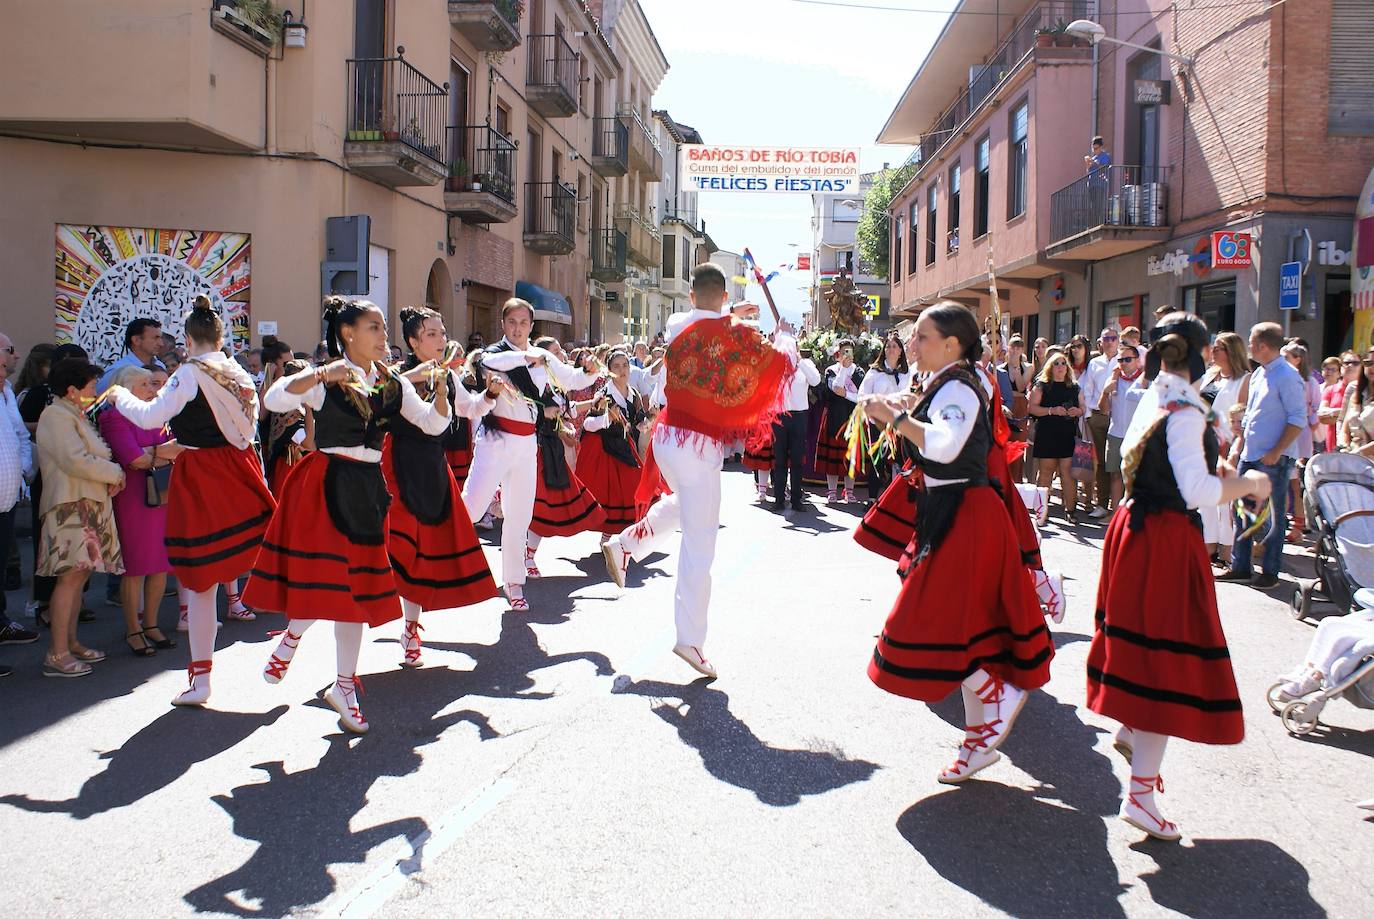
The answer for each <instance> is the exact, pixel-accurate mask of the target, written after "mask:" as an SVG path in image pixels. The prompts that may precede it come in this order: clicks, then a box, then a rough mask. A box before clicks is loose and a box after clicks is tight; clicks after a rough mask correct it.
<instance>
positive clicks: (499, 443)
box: [463, 297, 597, 610]
mask: <svg viewBox="0 0 1374 919" xmlns="http://www.w3.org/2000/svg"><path fill="white" fill-rule="evenodd" d="M533 326H534V307H532V306H530V304H529V303H527V302H526V301H524V300H521V299H519V298H518V297H513V298H511V299H510V300H507V301H506V305H505V306H504V307H503V308H502V309H501V331H502V332H504V333H505V337H504V338H502V339H501V340H500V341H499V342H497V343H496V344H494V345H492V346H491V347H489V348H487V349H486V350H485V352H484V353H483V355H482V358H481V369H482V370H483V371H485V372H493V371H494V372H496V373H500V374H502V375H503V376H505V377H506V379H507V380H508V381H509V382H510V384H511V387H512V388H513V389H514V390H515V393H514V394H512V393H509V392H508V393H505V394H504V395H503V396H502V398H501V399H500V400H499V401H498V402H497V403H496V407H495V408H493V409H492V410H491V414H490V415H489V416H488V420H487V422H485V423H484V424H483V425H480V426H478V430H477V436H476V440H475V441H474V443H473V455H472V470H471V471H470V472H469V473H468V480H467V482H466V483H465V484H464V486H463V504H464V505H465V506H466V507H467V510H468V516H469V517H471V518H472V521H473V522H474V523H476V522H477V521H478V520H480V519H481V518H482V515H483V514H485V513H486V512H487V508H488V507H489V506H490V505H491V499H492V498H493V497H495V495H496V490H497V489H498V488H499V489H501V513H502V514H503V515H504V516H505V520H504V522H503V523H502V524H501V581H502V583H503V584H504V585H505V589H506V598H507V599H508V600H509V601H510V606H511V609H513V610H528V609H529V608H530V607H529V601H527V600H526V599H525V587H524V585H525V536H526V533H527V531H528V530H529V528H530V519H531V518H532V517H533V516H534V493H535V476H536V475H537V474H538V471H537V470H538V447H537V445H536V440H535V436H534V428H535V423H536V422H537V420H538V418H539V415H540V414H542V413H543V411H544V408H545V406H547V405H552V404H553V403H552V398H551V390H550V388H549V382H550V380H551V379H552V381H553V382H555V383H557V384H558V385H559V386H561V387H562V388H563V389H565V390H571V389H583V388H585V387H588V386H591V385H592V383H594V382H596V379H597V376H596V374H591V373H585V372H583V371H581V370H578V369H576V368H573V367H570V366H569V365H567V364H565V363H563V362H562V361H560V360H559V359H558V358H556V357H554V356H553V355H552V354H550V353H549V352H547V351H545V350H543V349H541V348H531V347H530V330H531V329H532V328H533Z"/></svg>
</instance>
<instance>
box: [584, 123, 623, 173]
mask: <svg viewBox="0 0 1374 919" xmlns="http://www.w3.org/2000/svg"><path fill="white" fill-rule="evenodd" d="M592 132H593V133H592V159H591V167H592V169H593V170H594V171H595V172H596V174H597V175H599V176H603V177H607V178H609V177H611V176H623V175H624V174H625V173H627V172H629V171H630V127H629V125H627V124H626V123H625V122H624V121H623V120H622V119H620V118H597V119H595V121H594V122H593V126H592Z"/></svg>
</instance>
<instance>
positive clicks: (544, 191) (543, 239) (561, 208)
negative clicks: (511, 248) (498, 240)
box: [525, 182, 577, 255]
mask: <svg viewBox="0 0 1374 919" xmlns="http://www.w3.org/2000/svg"><path fill="white" fill-rule="evenodd" d="M576 220H577V192H576V191H575V190H574V189H572V188H569V187H568V186H566V185H564V184H563V183H562V182H526V183H525V246H526V248H528V249H532V250H533V251H535V252H538V253H540V254H541V255H567V254H568V253H569V252H571V251H573V248H574V246H576V244H577V240H576V238H575V236H574V235H573V234H574V228H575V224H576Z"/></svg>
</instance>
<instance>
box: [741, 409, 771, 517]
mask: <svg viewBox="0 0 1374 919" xmlns="http://www.w3.org/2000/svg"><path fill="white" fill-rule="evenodd" d="M773 461H774V457H773V424H772V422H771V421H770V422H769V423H767V424H760V425H759V426H758V427H756V428H754V430H753V431H752V432H751V433H750V434H749V436H748V437H746V438H745V439H744V468H745V469H748V470H750V471H751V472H753V473H754V484H755V486H756V487H757V488H758V493H759V501H767V500H768V484H769V481H770V480H771V479H772V478H773Z"/></svg>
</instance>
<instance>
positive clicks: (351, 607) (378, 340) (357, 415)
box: [244, 298, 449, 734]
mask: <svg viewBox="0 0 1374 919" xmlns="http://www.w3.org/2000/svg"><path fill="white" fill-rule="evenodd" d="M324 318H325V322H326V324H327V325H326V329H325V343H326V345H327V347H328V349H329V356H330V357H332V358H335V360H333V361H332V362H330V363H329V364H327V365H325V366H323V367H316V368H314V369H312V370H307V371H305V372H303V373H298V374H296V375H294V376H289V377H283V378H281V379H280V380H277V381H276V382H275V383H273V384H272V388H271V389H269V390H268V391H267V395H266V396H265V397H264V401H265V402H266V405H267V408H268V410H269V411H273V412H290V411H294V410H296V409H298V408H301V407H302V406H309V407H310V408H311V409H312V410H313V411H314V415H315V447H316V450H315V452H314V453H311V454H310V455H309V456H307V457H305V458H304V459H303V460H301V461H300V463H299V464H297V466H296V468H295V470H294V471H292V473H291V476H290V477H289V478H288V479H287V481H286V494H285V495H283V496H282V501H281V505H280V507H279V508H278V509H277V513H276V514H275V515H273V517H272V525H271V526H270V527H269V528H268V530H267V535H266V536H265V537H264V538H263V542H262V550H261V551H260V552H259V553H258V560H257V562H256V563H255V564H254V565H253V571H252V574H251V575H250V576H249V578H248V586H247V588H245V589H244V600H245V601H246V602H247V603H248V604H249V605H250V606H253V607H256V608H258V609H271V610H282V611H284V612H285V613H286V619H287V621H286V630H285V632H284V633H283V634H282V639H281V643H280V644H278V645H277V648H276V650H275V651H274V652H273V653H272V656H271V657H270V658H269V659H268V663H267V667H266V668H265V669H264V670H263V678H264V679H265V680H267V682H269V683H279V682H281V679H282V677H283V676H285V674H286V670H287V668H288V667H289V666H290V665H291V659H292V657H294V656H295V653H296V647H297V646H298V645H299V643H300V640H301V636H302V635H304V634H305V630H306V629H308V628H310V626H312V625H314V623H315V620H316V619H329V620H333V622H334V639H335V642H336V643H337V660H338V679H337V680H336V681H335V682H334V684H333V685H332V686H330V687H329V689H328V690H327V691H326V692H325V694H324V700H325V701H326V702H327V703H329V705H330V706H332V707H333V708H334V710H335V711H337V712H338V713H339V720H340V723H341V724H342V725H343V727H344V729H345V730H348V731H351V732H353V733H355V734H362V733H365V732H366V731H367V719H366V718H364V717H363V713H362V710H361V709H360V708H359V707H358V690H359V688H360V684H359V682H358V677H357V675H356V670H357V666H358V652H359V650H360V649H361V647H362V642H363V629H364V628H365V627H367V626H369V625H371V626H378V625H381V624H383V623H386V622H391V621H392V620H394V619H396V618H398V617H399V616H400V615H401V604H400V602H399V600H398V599H397V595H396V579H395V576H394V573H393V571H392V568H391V559H390V557H389V556H388V555H387V545H386V544H387V508H388V506H389V505H390V503H391V496H390V495H389V494H388V493H387V490H386V481H385V479H384V478H383V477H382V471H381V461H382V441H383V438H384V436H385V433H386V430H387V427H388V426H389V424H390V423H391V420H392V419H393V418H395V417H396V416H398V415H399V416H400V417H402V418H404V419H405V420H406V421H408V422H410V423H411V424H413V425H415V426H416V427H418V428H419V429H420V430H421V431H423V432H424V433H426V434H428V435H430V436H437V435H439V434H441V433H443V431H444V429H445V428H447V427H448V424H449V403H448V400H447V399H436V400H435V401H434V402H433V403H428V402H425V401H424V400H423V399H421V398H420V397H419V395H417V394H416V392H415V387H414V386H413V385H411V382H410V380H408V379H406V378H405V377H404V376H401V375H399V374H397V373H395V372H394V371H392V370H389V369H387V367H386V366H385V365H384V364H383V363H382V362H383V361H385V360H386V359H387V358H388V357H389V355H390V348H389V346H388V343H387V332H386V320H385V319H384V318H383V316H382V311H381V310H380V309H379V308H378V307H377V305H376V304H374V303H369V302H368V301H366V300H357V301H352V302H349V301H345V300H342V299H338V298H331V299H330V300H329V301H328V302H327V304H326V309H325V312H324ZM435 369H436V368H435V366H434V365H432V364H422V365H421V366H420V367H418V368H416V370H415V371H414V372H413V375H414V376H416V377H422V376H424V375H425V374H427V373H430V372H432V371H434V370H435Z"/></svg>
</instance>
